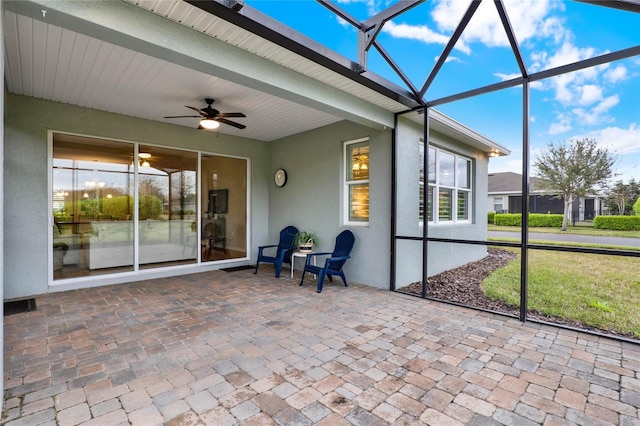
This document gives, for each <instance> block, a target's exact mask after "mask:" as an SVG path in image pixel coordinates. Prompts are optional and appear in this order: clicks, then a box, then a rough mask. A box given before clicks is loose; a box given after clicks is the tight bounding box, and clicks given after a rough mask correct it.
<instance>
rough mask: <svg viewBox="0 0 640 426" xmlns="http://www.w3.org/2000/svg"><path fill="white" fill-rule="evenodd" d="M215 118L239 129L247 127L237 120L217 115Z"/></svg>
mask: <svg viewBox="0 0 640 426" xmlns="http://www.w3.org/2000/svg"><path fill="white" fill-rule="evenodd" d="M215 120H216V121H219V122H221V123H224V124H228V125H229V126H233V127H237V128H238V129H244V128H245V127H247V126H245V125H244V124H240V123H236V122H235V121H231V120H227V119H224V118H222V117H217V118H216V119H215Z"/></svg>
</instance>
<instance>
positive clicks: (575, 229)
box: [488, 224, 640, 238]
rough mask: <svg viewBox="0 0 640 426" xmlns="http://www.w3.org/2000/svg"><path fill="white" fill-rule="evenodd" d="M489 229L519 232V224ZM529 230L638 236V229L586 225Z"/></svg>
mask: <svg viewBox="0 0 640 426" xmlns="http://www.w3.org/2000/svg"><path fill="white" fill-rule="evenodd" d="M488 230H489V231H507V232H520V227H519V226H496V225H491V224H489V225H488ZM529 232H530V233H531V232H538V233H547V234H575V235H596V236H601V237H627V238H640V231H614V230H609V229H596V228H590V227H586V226H570V227H569V228H567V230H566V231H565V232H563V231H561V230H560V228H529Z"/></svg>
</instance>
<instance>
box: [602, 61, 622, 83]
mask: <svg viewBox="0 0 640 426" xmlns="http://www.w3.org/2000/svg"><path fill="white" fill-rule="evenodd" d="M626 77H627V68H626V67H625V66H624V65H618V66H617V67H615V68H613V69H610V70H607V72H605V73H604V79H605V80H606V81H608V82H609V83H617V82H618V81H622V80H624V79H625V78H626Z"/></svg>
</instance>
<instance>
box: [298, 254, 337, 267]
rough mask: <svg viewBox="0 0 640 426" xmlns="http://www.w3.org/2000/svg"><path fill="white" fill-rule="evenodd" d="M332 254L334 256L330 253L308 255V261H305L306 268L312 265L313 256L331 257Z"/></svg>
mask: <svg viewBox="0 0 640 426" xmlns="http://www.w3.org/2000/svg"><path fill="white" fill-rule="evenodd" d="M331 254H332V253H330V252H326V253H309V254H308V255H307V259H306V260H305V262H304V264H305V267H306V266H307V265H310V264H311V263H310V262H311V260H312V258H313V256H329V255H331Z"/></svg>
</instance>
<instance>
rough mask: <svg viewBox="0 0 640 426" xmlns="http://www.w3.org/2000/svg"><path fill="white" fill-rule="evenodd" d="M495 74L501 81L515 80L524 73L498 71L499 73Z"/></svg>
mask: <svg viewBox="0 0 640 426" xmlns="http://www.w3.org/2000/svg"><path fill="white" fill-rule="evenodd" d="M493 75H495V76H496V77H498V78H499V79H500V80H501V81H507V80H513V79H514V78H518V77H522V74H520V73H513V74H503V73H500V72H497V73H494V74H493Z"/></svg>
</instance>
